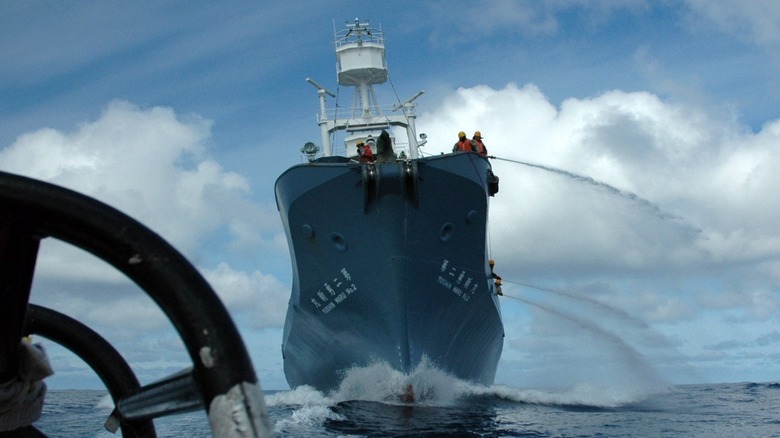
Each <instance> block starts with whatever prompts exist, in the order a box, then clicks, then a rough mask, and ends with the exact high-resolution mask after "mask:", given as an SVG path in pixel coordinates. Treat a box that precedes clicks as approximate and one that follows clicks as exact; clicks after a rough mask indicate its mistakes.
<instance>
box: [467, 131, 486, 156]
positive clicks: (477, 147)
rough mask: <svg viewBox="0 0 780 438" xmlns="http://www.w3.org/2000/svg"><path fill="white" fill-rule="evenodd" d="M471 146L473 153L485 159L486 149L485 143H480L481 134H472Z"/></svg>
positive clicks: (477, 132)
mask: <svg viewBox="0 0 780 438" xmlns="http://www.w3.org/2000/svg"><path fill="white" fill-rule="evenodd" d="M471 146H472V148H474V152H476V153H478V154H480V155H482V156H483V157H487V154H488V152H487V147H485V143H482V133H481V132H479V131H476V132H474V137H472V138H471Z"/></svg>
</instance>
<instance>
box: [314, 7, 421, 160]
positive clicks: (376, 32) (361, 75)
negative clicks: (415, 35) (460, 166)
mask: <svg viewBox="0 0 780 438" xmlns="http://www.w3.org/2000/svg"><path fill="white" fill-rule="evenodd" d="M333 41H334V44H335V46H336V73H337V77H338V82H339V85H341V86H349V87H353V88H354V100H353V106H352V107H351V108H339V107H337V108H333V109H327V108H326V105H325V99H326V97H325V96H326V95H329V96H331V97H334V98H335V97H336V95H335V94H334V93H332V92H330V91H328V90H327V89H325V88H324V87H322V86H321V85H319V84H318V83H317V82H315V81H314V80H312V79H310V78H307V79H306V81H308V82H309V83H310V84H312V85H314V86H315V87H316V88H317V90H318V94H319V98H320V112H319V114H318V117H317V119H318V123H319V126H320V132H321V135H322V153H323V155H324V156H332V155H335V152H334V151H333V146H332V144H331V138H332V135H333V134H334V133H335V132H336V131H342V130H343V131H345V138H344V143H345V146H346V153H345V155H346V156H354V155H356V148H355V144H356V143H357V142H358V141H366V139H367V138H368V137H369V136H371V137H373V138H378V137H379V134H380V133H381V131H382V130H383V129H384V130H387V131H388V132H390V127H391V126H398V127H402V128H404V129H405V130H406V136H407V141H408V156H409V158H413V159H414V158H418V157H419V147H420V146H421V145H422V144H423V143H424V141H423V142H419V143H418V141H417V139H416V134H415V118H416V115H415V105H414V103H412V102H413V101H414V99H416V98H418V97H420V96H421V95H422V94H423V91H420V92H418V93H417V94H415V95H414V96H413V97H411V98H409V99H407V100H406V101H405V102H403V103H400V104H396V105H392V106H384V107H383V106H381V105H380V104H379V102H378V101H377V98H376V94H375V93H374V85H379V84H383V83H385V82H387V80H388V75H387V61H386V59H385V44H384V33H383V32H382V30H381V29H374V28H372V27H371V26H370V25H369V23H368V22H365V23H361V22H360V20H358V19H355V22H354V23H351V24H347V25H346V29H343V30H341V31H338V32H336V33H335V34H334V37H333ZM399 110H400V113H399ZM390 134H391V136H392V133H390ZM394 146H395V145H394ZM373 152H374V153H376V152H377V151H376V150H375V149H374V150H373Z"/></svg>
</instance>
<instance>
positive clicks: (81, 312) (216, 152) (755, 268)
mask: <svg viewBox="0 0 780 438" xmlns="http://www.w3.org/2000/svg"><path fill="white" fill-rule="evenodd" d="M355 17H360V18H361V19H366V20H370V21H371V23H372V24H373V25H377V26H378V25H381V27H382V29H383V30H384V31H385V33H386V38H387V41H386V45H387V57H388V65H389V69H390V79H391V81H392V84H391V85H392V86H391V85H390V84H388V85H386V86H384V87H382V88H380V89H378V90H377V92H378V96H379V98H380V100H381V101H382V102H383V103H388V104H391V103H397V101H398V99H400V100H405V99H406V98H408V97H411V96H412V95H414V94H415V93H416V92H417V91H418V90H421V89H423V90H425V91H426V93H425V95H423V96H422V97H421V98H419V99H417V100H416V101H415V102H416V103H417V105H418V107H417V113H418V123H417V126H418V131H420V132H426V133H427V134H428V139H429V141H428V145H426V146H425V148H424V150H423V152H424V153H428V154H434V153H439V152H442V151H446V150H448V149H449V148H450V147H451V144H452V143H453V142H454V141H455V138H454V137H455V134H456V133H457V132H458V131H460V130H466V131H473V130H477V129H479V130H481V131H482V133H483V134H484V135H485V137H486V144H487V146H488V148H489V150H490V152H491V154H494V155H495V156H496V157H498V158H499V159H496V160H495V161H494V162H493V165H494V170H495V171H496V173H497V174H499V176H500V177H501V184H502V185H501V192H500V193H499V195H498V196H497V197H496V198H495V199H494V200H493V201H492V204H491V222H490V239H491V241H490V247H491V251H492V256H493V257H494V258H495V259H496V260H497V270H498V271H499V273H500V274H501V275H502V276H503V278H504V279H506V280H507V282H506V287H505V292H506V293H507V295H508V297H506V298H505V299H504V301H503V303H502V304H503V312H504V317H505V324H506V329H507V336H506V342H505V353H504V356H503V358H502V362H501V364H500V367H499V373H498V377H497V383H499V384H504V385H509V386H514V387H524V388H525V387H567V388H575V387H576V388H582V385H586V386H587V387H596V388H602V389H603V388H605V387H616V388H618V389H619V390H621V391H624V392H630V390H632V388H640V390H641V389H642V388H643V387H644V386H652V385H656V384H657V382H659V381H664V382H672V383H695V382H735V381H776V380H777V379H778V376H780V365H778V363H780V360H779V359H780V325H779V324H778V316H777V315H778V314H779V312H778V310H780V309H778V307H779V302H780V224H778V222H777V220H776V218H777V217H778V214H779V213H780V201H778V200H777V196H776V193H775V190H774V189H775V188H776V187H778V184H780V176H778V175H780V172H778V170H780V150H778V147H777V145H778V144H780V110H778V107H777V104H776V102H778V101H780V80H779V79H777V78H778V77H780V74H778V73H780V58H778V55H777V53H780V51H778V48H780V6H778V5H777V4H776V3H775V2H772V1H759V0H753V1H744V2H739V4H738V5H737V4H736V3H734V2H728V1H704V0H689V1H683V0H680V1H673V0H669V1H658V2H645V1H549V2H536V1H488V2H478V3H477V2H467V1H448V2H434V1H430V2H411V1H400V2H392V4H390V3H389V2H348V1H333V2H314V1H306V2H285V3H279V4H277V3H276V2H260V3H257V2H233V3H228V4H213V3H210V2H194V3H193V2H162V3H160V2H143V1H142V2H133V3H122V2H68V3H62V2H45V1H44V2H4V3H0V41H3V44H2V45H0V58H1V59H3V60H5V61H4V62H3V63H0V169H2V170H5V171H9V172H14V173H20V174H25V175H29V176H33V177H36V178H40V179H43V180H46V181H51V182H54V183H56V184H61V185H64V186H66V187H70V188H73V189H76V190H79V191H82V192H84V193H87V194H89V195H91V196H94V197H96V198H98V199H100V200H102V201H104V202H107V203H109V204H111V205H114V206H116V207H118V208H120V209H121V210H123V211H125V212H127V213H128V214H130V215H132V216H134V217H136V218H137V219H139V220H141V221H143V222H144V223H146V224H147V225H149V226H150V227H152V228H153V229H155V230H156V231H158V232H159V233H160V234H161V235H163V236H164V237H165V238H166V239H168V240H169V241H171V242H172V243H173V244H174V245H175V246H176V247H177V248H179V249H180V250H181V251H182V252H183V253H184V254H185V255H186V256H187V257H189V258H190V260H192V262H193V263H194V264H195V265H196V266H197V267H198V268H199V269H200V270H201V271H202V272H203V273H204V275H205V276H206V277H207V278H208V279H209V281H210V282H211V283H212V284H213V285H214V287H215V289H216V290H217V291H218V293H219V294H220V296H221V297H222V298H223V300H224V301H225V302H226V303H227V305H228V307H229V308H230V309H231V311H232V313H233V316H234V318H235V319H236V321H237V322H238V324H239V326H240V329H241V331H242V335H243V336H244V340H245V342H246V343H247V345H248V346H249V349H250V352H251V354H252V358H253V361H254V363H255V366H256V368H257V370H258V375H259V377H260V379H261V382H262V384H263V386H264V388H268V389H278V388H285V387H286V383H285V382H284V377H283V374H282V366H281V353H280V344H281V326H282V324H283V318H284V312H285V308H286V302H287V298H288V296H289V286H290V281H291V280H290V265H289V254H288V252H287V248H286V243H285V239H284V235H283V231H282V228H281V224H280V221H279V217H278V212H277V211H276V207H275V203H274V198H273V184H274V181H275V179H276V177H277V176H278V175H279V174H280V173H281V172H283V171H284V170H285V169H286V168H287V167H289V166H291V165H293V164H297V163H299V162H301V161H302V157H301V156H300V153H299V149H300V147H301V145H302V144H303V143H305V142H306V141H317V140H318V139H319V131H318V128H317V126H316V124H315V114H316V111H317V110H318V103H317V96H316V92H315V90H314V88H312V87H311V86H310V85H309V84H307V83H306V82H305V81H304V79H305V78H307V77H311V78H313V79H315V80H316V81H317V82H319V83H320V84H322V85H324V86H325V87H326V88H329V89H330V90H332V91H337V90H338V91H339V103H340V104H342V105H345V104H346V105H349V104H351V101H352V93H351V90H349V89H346V88H339V87H338V86H337V84H336V75H335V56H334V53H333V46H332V40H331V38H332V33H333V27H334V22H335V25H336V27H337V28H338V29H340V28H341V27H342V26H343V24H344V23H345V22H347V21H352V20H354V18H355ZM333 104H334V102H333V100H331V101H330V102H329V106H332V105H333ZM518 161H520V162H524V163H530V164H538V165H541V166H544V167H546V168H547V169H542V168H540V167H532V166H528V165H523V164H518V163H517V162H518ZM556 170H561V171H563V172H556ZM32 301H33V302H36V303H39V304H43V305H47V306H49V307H52V308H55V309H58V310H60V311H63V312H65V313H68V314H70V315H71V316H74V317H77V318H79V319H82V320H83V321H85V322H87V323H88V324H89V325H90V326H92V327H93V328H96V329H98V331H100V332H101V334H103V335H104V336H105V337H107V338H108V339H109V340H111V341H112V342H114V343H115V344H117V345H118V347H119V348H120V350H121V351H122V352H123V353H125V354H126V357H127V358H128V360H129V362H130V363H131V364H133V365H134V366H136V367H137V369H136V372H137V373H138V374H139V376H140V377H141V379H142V380H143V381H147V382H148V381H151V380H154V379H156V378H159V377H161V376H163V375H166V374H167V373H170V372H173V371H176V370H178V369H179V368H182V367H184V366H187V363H188V360H187V358H186V357H185V356H184V353H183V352H182V351H181V349H180V346H179V341H178V340H177V339H176V336H175V335H174V334H173V333H172V330H171V329H170V328H169V327H167V323H166V322H165V320H164V317H163V316H162V315H161V314H160V313H159V312H158V311H157V310H155V309H154V307H153V306H152V305H151V303H150V302H149V300H148V299H146V298H145V297H144V296H143V295H142V294H141V292H139V291H138V290H137V289H136V288H135V287H134V286H132V285H130V284H128V283H127V281H126V280H124V279H123V278H122V277H121V276H120V275H119V274H117V273H115V272H113V271H112V270H111V269H110V268H106V267H105V266H103V265H102V264H101V263H100V262H98V261H96V260H94V259H92V258H91V256H87V255H84V254H82V253H81V252H79V251H76V250H73V249H71V248H69V247H68V246H67V245H65V244H62V243H60V242H49V241H45V242H44V245H43V248H42V251H41V257H40V260H39V266H38V271H37V275H36V279H35V285H34V290H33V298H32ZM49 351H50V354H51V356H52V359H53V361H54V362H55V369H56V371H57V375H55V376H54V377H53V378H51V379H50V381H51V384H50V385H52V386H53V387H66V388H67V387H99V386H100V384H99V382H97V380H96V378H95V377H94V375H92V374H91V372H90V371H89V370H86V369H85V367H84V365H83V364H81V363H79V362H78V361H77V360H76V359H75V358H73V357H71V356H68V355H67V354H66V353H65V352H63V351H61V350H60V349H57V348H56V347H55V346H51V347H50V348H49Z"/></svg>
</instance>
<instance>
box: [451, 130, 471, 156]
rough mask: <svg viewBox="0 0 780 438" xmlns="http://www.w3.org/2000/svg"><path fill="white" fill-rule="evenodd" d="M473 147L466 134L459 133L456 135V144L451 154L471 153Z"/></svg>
mask: <svg viewBox="0 0 780 438" xmlns="http://www.w3.org/2000/svg"><path fill="white" fill-rule="evenodd" d="M473 151H474V147H473V146H472V145H471V140H469V139H468V138H466V133H465V132H463V131H460V132H459V133H458V142H457V143H455V146H453V147H452V152H473Z"/></svg>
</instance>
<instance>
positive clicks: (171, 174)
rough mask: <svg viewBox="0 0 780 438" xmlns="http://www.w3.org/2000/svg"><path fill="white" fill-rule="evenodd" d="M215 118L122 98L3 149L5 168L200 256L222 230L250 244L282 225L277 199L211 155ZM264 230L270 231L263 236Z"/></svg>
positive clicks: (0, 154) (0, 164) (0, 160)
mask: <svg viewBox="0 0 780 438" xmlns="http://www.w3.org/2000/svg"><path fill="white" fill-rule="evenodd" d="M210 128H211V122H210V121H207V120H204V119H202V118H200V117H197V116H187V117H181V116H178V115H177V114H175V113H174V111H173V110H172V109H170V108H162V107H154V108H150V109H141V108H138V107H136V106H134V105H132V104H130V103H127V102H122V101H114V102H112V103H110V104H109V105H108V107H107V108H106V109H105V111H104V112H103V114H102V115H101V116H100V118H99V119H97V120H95V121H93V122H88V123H84V124H83V125H81V126H79V127H78V128H77V129H76V130H75V131H73V132H59V131H55V130H52V129H48V128H44V129H40V130H38V131H35V132H31V133H27V134H24V135H21V136H20V137H19V138H18V139H17V141H16V142H15V143H14V144H12V145H10V146H9V147H7V148H5V149H3V150H2V151H0V168H2V169H3V170H5V171H9V172H12V173H19V174H23V175H27V176H30V177H33V178H38V179H42V180H45V181H48V182H52V183H54V184H58V185H61V186H64V187H68V188H71V189H74V190H76V191H79V192H82V193H85V194H87V195H90V196H92V197H95V198H97V199H99V200H101V201H103V202H106V203H107V204H109V205H111V206H113V207H116V208H118V209H120V210H122V211H124V212H126V213H128V214H129V215H131V216H132V217H134V218H135V219H137V220H139V221H141V222H142V223H144V224H145V225H147V226H148V227H150V228H151V229H153V230H154V231H156V232H157V233H159V234H160V235H162V236H163V237H164V238H165V239H166V240H168V241H170V242H171V243H172V244H173V245H174V246H175V247H176V248H177V249H179V250H180V251H182V252H183V253H185V254H187V255H188V256H190V257H193V256H196V255H197V251H198V250H199V249H200V246H201V245H202V244H203V243H204V241H205V240H206V239H208V238H209V237H210V236H212V235H213V234H214V233H217V232H218V231H220V229H223V228H224V229H226V230H227V231H228V233H230V235H231V236H232V238H233V239H234V240H236V241H238V240H240V241H241V242H243V243H244V244H246V240H247V239H246V236H250V235H253V236H256V237H254V242H255V243H258V242H260V243H261V242H263V240H267V241H268V242H269V244H271V245H273V240H274V239H275V238H276V237H275V235H274V234H275V233H278V232H279V231H280V228H279V226H278V220H275V221H271V220H270V217H271V216H274V215H275V214H276V212H275V208H274V207H273V206H270V205H258V204H256V203H254V202H253V201H251V199H250V196H251V190H250V187H249V182H248V180H247V179H246V178H245V177H243V176H241V175H239V174H236V173H233V172H228V171H225V170H224V169H223V168H222V166H220V164H219V163H217V162H216V161H215V160H214V159H212V158H211V157H209V155H208V146H209V144H208V143H209V138H210ZM257 236H262V237H257Z"/></svg>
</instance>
